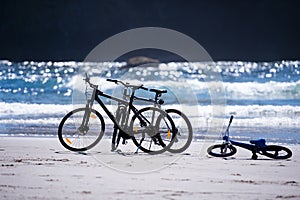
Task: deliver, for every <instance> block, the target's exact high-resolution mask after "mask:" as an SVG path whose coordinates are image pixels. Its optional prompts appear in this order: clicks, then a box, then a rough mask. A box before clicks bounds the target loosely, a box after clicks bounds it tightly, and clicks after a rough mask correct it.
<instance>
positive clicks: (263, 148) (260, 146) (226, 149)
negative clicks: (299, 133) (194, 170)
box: [207, 116, 292, 160]
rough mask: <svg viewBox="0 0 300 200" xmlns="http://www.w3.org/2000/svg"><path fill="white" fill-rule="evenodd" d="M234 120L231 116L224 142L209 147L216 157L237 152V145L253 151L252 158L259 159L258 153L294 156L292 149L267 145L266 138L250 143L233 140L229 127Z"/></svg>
mask: <svg viewBox="0 0 300 200" xmlns="http://www.w3.org/2000/svg"><path fill="white" fill-rule="evenodd" d="M232 120H233V116H231V117H230V120H229V124H228V126H227V129H226V131H225V133H224V136H223V144H216V145H213V146H210V147H209V148H208V149H207V153H208V154H209V155H211V156H215V157H228V156H232V155H234V154H235V153H236V148H235V147H234V145H235V146H239V147H242V148H244V149H248V150H249V151H251V152H252V157H251V158H252V159H254V160H256V159H257V153H258V154H261V155H264V156H267V157H269V158H273V159H288V158H290V157H291V156H292V151H291V150H290V149H288V148H286V147H283V146H278V145H266V140H265V139H259V140H250V144H247V143H241V142H237V141H233V140H231V139H230V138H229V127H230V125H231V122H232Z"/></svg>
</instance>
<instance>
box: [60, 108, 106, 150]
mask: <svg viewBox="0 0 300 200" xmlns="http://www.w3.org/2000/svg"><path fill="white" fill-rule="evenodd" d="M85 110H86V108H78V109H75V110H73V111H71V112H69V113H68V114H67V115H65V116H64V118H63V119H62V120H61V122H60V124H59V127H58V139H59V141H60V143H61V144H62V145H63V146H64V147H65V148H66V149H68V150H70V151H86V150H89V149H91V148H92V147H94V146H95V145H96V144H97V143H98V142H99V141H100V140H101V138H102V136H103V134H104V130H105V124H104V119H103V117H102V115H101V114H100V113H99V112H97V111H96V110H94V109H91V113H92V114H93V115H92V114H91V115H90V121H89V123H90V124H89V127H92V128H93V129H89V130H88V132H87V133H85V134H84V135H82V133H80V132H79V131H78V127H79V124H81V121H82V118H83V115H84V113H85ZM95 115H96V116H95ZM81 116H82V117H81ZM97 119H98V120H97ZM91 123H93V124H91ZM98 129H99V130H98ZM74 131H75V132H74Z"/></svg>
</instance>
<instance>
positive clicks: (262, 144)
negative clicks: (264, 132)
mask: <svg viewBox="0 0 300 200" xmlns="http://www.w3.org/2000/svg"><path fill="white" fill-rule="evenodd" d="M250 143H251V144H254V145H255V146H258V147H265V146H266V140H265V139H258V140H250Z"/></svg>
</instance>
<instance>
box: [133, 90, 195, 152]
mask: <svg viewBox="0 0 300 200" xmlns="http://www.w3.org/2000/svg"><path fill="white" fill-rule="evenodd" d="M149 91H150V92H153V93H154V94H155V95H154V98H153V99H145V98H141V97H135V98H134V100H139V101H144V102H150V103H153V104H154V107H157V108H159V109H161V106H162V105H163V104H164V100H163V99H162V98H161V97H162V95H163V94H165V93H167V90H164V89H154V88H152V89H149ZM165 111H166V112H167V113H168V115H169V116H170V117H171V118H172V120H173V122H174V124H175V138H174V143H173V145H172V146H170V148H169V149H168V151H169V152H171V153H182V152H184V151H185V150H186V149H187V148H188V147H189V146H190V144H191V142H192V139H193V129H192V125H191V122H190V120H189V119H188V117H187V116H186V115H185V114H184V113H183V112H181V111H179V110H177V109H166V110H165Z"/></svg>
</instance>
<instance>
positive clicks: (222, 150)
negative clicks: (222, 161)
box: [207, 144, 236, 157]
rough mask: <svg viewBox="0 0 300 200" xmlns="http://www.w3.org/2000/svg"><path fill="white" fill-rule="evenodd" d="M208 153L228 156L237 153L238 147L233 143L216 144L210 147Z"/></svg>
mask: <svg viewBox="0 0 300 200" xmlns="http://www.w3.org/2000/svg"><path fill="white" fill-rule="evenodd" d="M207 153H208V154H209V155H211V156H214V157H228V156H232V155H234V154H235V153H236V148H235V147H234V146H232V145H231V144H216V145H213V146H211V147H209V148H208V149H207Z"/></svg>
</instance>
